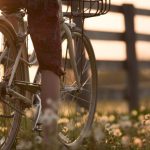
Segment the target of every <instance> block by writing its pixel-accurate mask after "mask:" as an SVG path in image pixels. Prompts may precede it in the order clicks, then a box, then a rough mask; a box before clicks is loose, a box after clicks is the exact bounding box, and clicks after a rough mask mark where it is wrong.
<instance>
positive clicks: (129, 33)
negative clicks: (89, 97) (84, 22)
mask: <svg viewBox="0 0 150 150" xmlns="http://www.w3.org/2000/svg"><path fill="white" fill-rule="evenodd" d="M110 11H111V12H115V13H121V14H123V16H124V23H125V32H124V33H117V32H115V33H114V32H104V31H87V34H88V36H89V37H90V39H95V40H107V41H124V42H125V43H126V55H127V60H125V61H97V67H98V70H99V69H100V68H101V69H108V70H109V69H110V70H111V69H124V70H125V71H126V72H127V76H128V86H127V88H123V89H121V90H119V91H115V87H113V88H106V89H101V88H100V90H99V91H98V93H99V96H100V97H103V95H105V96H106V95H107V96H106V97H107V98H108V97H109V98H113V96H114V97H115V98H125V99H127V100H128V102H129V108H130V109H136V108H138V106H139V98H140V97H142V96H144V95H148V94H149V96H150V88H145V89H143V88H140V89H139V69H144V68H148V67H150V61H138V60H137V57H136V48H135V42H136V41H150V35H147V34H138V33H135V30H134V16H135V15H143V16H149V17H150V10H145V9H137V8H135V7H134V6H133V5H131V4H124V5H122V6H115V5H112V6H111V10H110ZM115 93H117V94H115Z"/></svg>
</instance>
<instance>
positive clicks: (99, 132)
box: [94, 127, 105, 142]
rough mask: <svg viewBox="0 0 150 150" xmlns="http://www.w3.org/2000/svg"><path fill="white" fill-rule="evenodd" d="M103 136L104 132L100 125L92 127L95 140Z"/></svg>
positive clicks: (99, 139) (98, 140)
mask: <svg viewBox="0 0 150 150" xmlns="http://www.w3.org/2000/svg"><path fill="white" fill-rule="evenodd" d="M104 137H105V134H104V132H103V131H102V130H101V128H100V127H96V128H94V138H95V140H96V141H97V142H100V141H101V140H102V139H104Z"/></svg>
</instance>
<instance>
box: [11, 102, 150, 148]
mask: <svg viewBox="0 0 150 150" xmlns="http://www.w3.org/2000/svg"><path fill="white" fill-rule="evenodd" d="M101 108H103V109H101ZM149 112H150V111H149V109H148V108H146V107H145V106H144V105H141V107H140V110H139V111H137V110H133V111H132V112H129V111H128V109H127V105H126V103H125V102H121V101H119V102H110V101H105V102H101V103H98V105H97V111H96V113H95V118H94V123H93V126H92V130H91V131H90V132H89V134H88V136H87V138H86V139H85V140H84V141H83V143H82V145H81V146H80V147H79V149H78V150H149V149H150V113H149ZM70 119H71V118H68V120H69V121H70ZM68 120H67V116H65V117H64V120H63V121H64V122H66V123H68ZM24 121H25V120H24ZM28 121H29V120H28ZM28 121H27V122H26V123H23V124H26V125H25V126H24V130H23V132H20V134H19V136H18V139H17V141H16V143H15V145H14V148H13V149H12V150H15V149H17V150H43V149H44V148H43V147H42V138H41V136H39V135H38V134H37V133H35V132H32V130H31V129H32V127H31V122H28ZM79 128H80V126H79ZM66 130H67V129H66ZM72 130H73V131H72V132H76V131H77V128H74V127H73V129H72ZM70 133H71V132H70ZM60 150H61V149H60Z"/></svg>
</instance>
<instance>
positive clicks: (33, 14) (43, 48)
mask: <svg viewBox="0 0 150 150" xmlns="http://www.w3.org/2000/svg"><path fill="white" fill-rule="evenodd" d="M6 7H7V8H8V9H10V10H17V9H19V8H26V9H27V12H28V24H29V33H30V35H31V39H32V42H33V45H34V48H35V52H36V54H37V59H38V62H39V68H40V71H41V83H42V86H41V101H42V112H44V111H45V110H46V109H49V108H50V107H52V106H50V104H48V103H47V100H52V103H53V104H56V102H57V101H58V99H59V97H60V76H61V75H63V74H64V72H63V71H62V69H61V41H60V24H59V5H58V1H57V0H0V9H2V8H6ZM56 108H57V107H56ZM54 113H57V110H56V111H55V112H54ZM55 128H56V124H52V125H48V126H47V125H45V127H44V130H45V132H44V138H45V139H44V141H47V143H49V142H50V141H49V140H48V138H49V137H48V136H49V134H53V133H54V134H55ZM48 130H50V131H49V132H50V133H49V132H47V131H48Z"/></svg>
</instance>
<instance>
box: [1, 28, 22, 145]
mask: <svg viewBox="0 0 150 150" xmlns="http://www.w3.org/2000/svg"><path fill="white" fill-rule="evenodd" d="M14 50H15V45H14V43H13V41H12V39H11V36H10V35H9V34H8V32H6V30H4V28H1V27H0V86H1V89H0V92H1V91H2V90H4V89H5V86H6V83H7V81H8V79H9V77H10V74H11V71H12V66H13V64H14V60H15V56H16V55H15V53H14V52H15V51H14ZM4 101H5V102H4ZM10 106H11V107H10ZM14 108H16V109H18V108H19V104H18V102H16V101H15V100H13V99H11V97H10V95H7V94H6V93H4V94H2V92H1V94H0V147H1V148H2V147H6V146H7V147H9V146H11V144H12V143H13V141H14V138H15V135H16V129H17V127H18V126H17V125H16V123H18V124H19V120H20V119H19V118H20V115H19V113H17V112H16V111H15V110H14ZM17 121H18V122H17ZM12 135H13V137H12Z"/></svg>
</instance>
